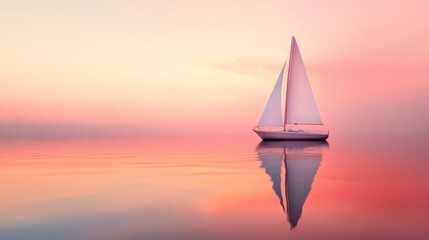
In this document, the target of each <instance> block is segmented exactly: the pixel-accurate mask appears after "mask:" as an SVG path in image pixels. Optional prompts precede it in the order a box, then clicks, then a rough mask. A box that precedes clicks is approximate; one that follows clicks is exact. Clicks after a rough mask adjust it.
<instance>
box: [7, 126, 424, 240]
mask: <svg viewBox="0 0 429 240" xmlns="http://www.w3.org/2000/svg"><path fill="white" fill-rule="evenodd" d="M250 134H253V133H250ZM250 134H249V136H242V137H235V138H230V139H211V140H210V139H204V138H201V139H191V138H174V139H167V138H163V139H116V140H111V139H110V140H103V139H98V140H77V139H74V140H60V139H57V140H55V141H54V140H52V139H51V140H44V141H40V140H27V141H24V140H19V141H18V140H14V141H3V142H1V143H0V196H1V197H0V239H2V240H8V239H33V240H34V239H345V238H347V239H427V238H428V237H429V204H428V199H429V198H428V197H429V157H428V156H429V147H428V144H429V137H422V136H418V137H416V136H394V137H392V136H360V137H356V136H336V135H335V134H332V135H331V136H330V138H329V139H328V144H329V146H325V147H324V148H322V149H320V151H319V150H316V151H317V153H316V155H317V156H319V157H321V161H320V165H318V167H317V172H316V173H315V174H313V175H312V177H313V179H311V183H310V186H309V187H311V190H310V192H309V193H308V194H307V196H306V198H305V201H304V202H303V205H302V209H301V210H302V214H301V215H300V217H299V220H298V223H297V225H296V227H295V228H293V229H292V228H291V223H290V219H289V220H288V217H290V216H288V214H290V213H288V211H285V210H283V209H282V207H281V205H280V204H279V198H278V196H277V195H276V193H275V191H274V188H273V183H274V181H275V180H273V179H274V178H273V176H274V175H270V174H269V171H268V170H267V169H265V168H264V167H263V164H262V162H263V161H268V163H271V162H269V161H270V160H267V159H261V154H260V151H261V148H260V147H258V145H259V144H260V141H259V140H258V139H257V138H255V136H254V135H250ZM326 145H327V144H326ZM265 150H267V151H268V152H270V151H271V152H276V151H277V152H280V153H281V152H282V151H283V150H284V149H282V148H280V149H276V147H274V148H265ZM286 150H289V151H294V154H299V155H304V156H312V155H311V154H314V149H311V148H310V149H309V148H300V147H296V148H294V147H292V148H289V149H286ZM265 163H267V162H265ZM279 163H281V161H279ZM283 164H284V162H283ZM274 170H275V171H277V170H278V171H279V173H281V174H280V175H279V176H281V177H284V174H285V169H284V166H279V167H278V169H274ZM304 171H305V169H304ZM280 185H281V187H282V189H283V190H284V188H285V187H287V183H285V180H284V178H282V180H281V182H280ZM289 187H290V186H289ZM289 197H293V196H289ZM286 200H287V199H285V202H287V201H286Z"/></svg>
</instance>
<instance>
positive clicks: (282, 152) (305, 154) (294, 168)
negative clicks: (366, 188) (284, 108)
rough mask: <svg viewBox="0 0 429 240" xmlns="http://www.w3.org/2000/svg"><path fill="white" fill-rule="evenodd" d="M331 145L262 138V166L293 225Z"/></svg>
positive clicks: (260, 145)
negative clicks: (265, 139)
mask: <svg viewBox="0 0 429 240" xmlns="http://www.w3.org/2000/svg"><path fill="white" fill-rule="evenodd" d="M328 148H329V145H328V143H327V142H326V141H269V142H267V141H262V142H261V143H259V145H258V146H257V148H256V150H257V152H258V157H259V160H260V161H261V168H264V169H265V172H266V173H267V174H268V175H269V176H270V178H271V182H272V183H273V186H272V188H273V190H274V192H275V194H276V195H277V197H278V198H279V202H280V205H281V207H282V209H283V211H284V212H285V213H286V214H287V217H288V221H289V223H290V226H291V228H292V229H293V228H295V227H296V226H297V224H298V221H299V219H300V217H301V214H302V208H303V206H304V203H305V200H306V199H307V197H308V195H309V193H310V191H311V185H312V183H313V180H314V177H315V176H316V173H317V170H318V169H319V166H320V161H321V160H322V157H323V151H324V149H328ZM283 163H284V168H283V170H282V166H283ZM282 172H283V174H282ZM282 177H283V181H284V183H285V184H284V186H282ZM285 202H286V206H285Z"/></svg>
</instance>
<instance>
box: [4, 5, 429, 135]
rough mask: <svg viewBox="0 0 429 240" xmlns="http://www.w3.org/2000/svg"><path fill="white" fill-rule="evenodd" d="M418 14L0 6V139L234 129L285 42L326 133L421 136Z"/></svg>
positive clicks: (397, 9)
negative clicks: (296, 53)
mask: <svg viewBox="0 0 429 240" xmlns="http://www.w3.org/2000/svg"><path fill="white" fill-rule="evenodd" d="M428 12H429V2H428V1H424V0H420V1H416V0H409V1H395V0H375V1H365V0H359V1H357V0H356V1H354V0H351V1H341V0H328V1H318V0H313V1H306V0H304V1H280V0H278V1H270V0H265V1H244V0H240V1H233V0H228V1H226V0H216V1H196V0H181V1H179V0H177V1H175V0H170V1H166V0H161V1H137V0H127V1H102V0H97V1H61V0H58V1H47V0H38V1H8V0H0V135H3V136H6V137H13V136H21V135H26V134H29V135H31V134H33V135H44V134H47V135H49V134H54V135H55V134H58V135H64V134H65V135H67V134H71V133H73V134H107V133H109V134H110V133H111V134H135V133H138V134H142V135H157V134H158V135H169V134H188V135H193V134H202V133H203V134H217V135H222V134H243V133H248V132H249V131H251V129H252V127H253V126H254V125H256V123H257V122H258V120H259V117H260V114H261V113H262V110H263V107H264V105H265V103H266V100H267V99H268V96H269V94H270V91H271V89H272V87H273V85H274V82H275V80H276V78H277V76H278V73H279V71H280V68H281V66H282V64H283V62H284V61H285V59H286V58H287V56H288V54H289V47H290V39H291V37H292V36H295V37H296V40H297V42H298V45H299V47H300V50H301V54H302V57H303V59H304V63H305V64H306V68H307V72H308V75H309V78H310V81H311V84H312V88H313V91H314V95H315V97H316V101H317V104H318V107H319V111H320V114H321V116H322V119H323V121H324V123H325V124H326V125H327V126H328V127H329V128H330V129H331V134H397V133H400V134H403V133H410V134H429V125H428V124H427V122H429V106H428V105H429V73H428V71H429V60H428V56H429V17H428ZM255 138H257V136H256V135H255Z"/></svg>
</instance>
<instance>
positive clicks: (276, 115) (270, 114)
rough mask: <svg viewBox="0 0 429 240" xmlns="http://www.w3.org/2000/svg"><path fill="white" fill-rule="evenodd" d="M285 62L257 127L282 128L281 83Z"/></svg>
mask: <svg viewBox="0 0 429 240" xmlns="http://www.w3.org/2000/svg"><path fill="white" fill-rule="evenodd" d="M285 65H286V62H285V63H284V64H283V68H282V70H281V71H280V74H279V78H278V79H277V82H276V85H274V88H273V91H272V92H271V96H270V98H269V99H268V102H267V105H266V106H265V109H264V112H263V113H262V116H261V119H259V122H258V126H264V127H283V116H282V106H281V103H282V99H281V97H282V82H283V73H284V70H285Z"/></svg>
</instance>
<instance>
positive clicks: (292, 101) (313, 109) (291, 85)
mask: <svg viewBox="0 0 429 240" xmlns="http://www.w3.org/2000/svg"><path fill="white" fill-rule="evenodd" d="M289 61H290V62H289V71H288V79H287V90H286V105H285V108H286V109H285V124H287V123H301V124H314V125H319V124H323V123H322V119H321V118H320V114H319V110H318V109H317V105H316V100H315V99H314V96H313V91H312V90H311V86H310V81H309V80H308V77H307V73H306V71H305V66H304V62H303V61H302V57H301V53H300V51H299V48H298V45H297V43H296V41H295V37H292V43H291V50H290V60H289Z"/></svg>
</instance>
